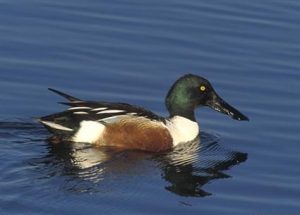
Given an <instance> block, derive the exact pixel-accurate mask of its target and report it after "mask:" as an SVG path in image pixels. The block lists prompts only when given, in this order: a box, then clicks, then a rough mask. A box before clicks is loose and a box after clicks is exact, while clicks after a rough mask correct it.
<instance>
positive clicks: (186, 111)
mask: <svg viewBox="0 0 300 215" xmlns="http://www.w3.org/2000/svg"><path fill="white" fill-rule="evenodd" d="M168 111H169V113H170V118H172V117H174V116H180V117H183V118H186V119H189V120H191V121H194V122H196V117H195V111H194V108H182V107H180V108H176V107H171V108H168Z"/></svg>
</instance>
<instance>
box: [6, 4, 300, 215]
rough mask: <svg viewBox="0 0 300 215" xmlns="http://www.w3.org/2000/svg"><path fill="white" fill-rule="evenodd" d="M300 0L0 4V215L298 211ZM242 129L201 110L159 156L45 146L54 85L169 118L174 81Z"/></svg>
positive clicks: (218, 116) (205, 109)
mask: <svg viewBox="0 0 300 215" xmlns="http://www.w3.org/2000/svg"><path fill="white" fill-rule="evenodd" d="M299 11H300V3H299V2H298V1H295V0H287V1H277V0H263V1H258V0H253V1H251V2H245V1H242V2H241V1H237V0H226V1H220V0H213V1H209V2H208V1H194V0H188V1H177V0H175V1H170V0H162V1H151V2H150V1H149V2H146V1H135V0H127V1H114V2H111V1H94V0H88V1H84V2H83V1H77V0H75V1H67V0H60V1H55V0H54V1H53V0H52V1H48V0H43V1H35V0H27V1H20V0H18V1H16V0H10V1H8V0H1V1H0V31H1V34H0V92H1V93H0V104H1V105H0V158H1V164H0V171H1V175H0V190H1V192H0V214H71V213H72V214H83V213H90V214H96V213H103V214H104V213H108V214H141V213H143V214H154V213H157V214H187V213H189V214H200V213H202V214H220V213H222V214H300V205H299V202H300V186H299V179H300V171H299V168H298V167H299V165H300V160H299V151H300V146H299V139H300V138H299V128H300V115H299V108H300V100H299V98H300V95H299V94H300V93H299V87H300V84H299V78H300V73H299V70H300V61H299V57H300V54H299V53H300V28H299V23H300V13H299ZM185 73H194V74H198V75H201V76H204V77H206V78H207V79H209V80H210V81H211V82H212V84H213V85H214V87H215V88H216V90H217V92H218V93H219V94H220V95H221V96H222V97H223V98H224V99H225V100H227V101H228V102H229V103H231V104H232V105H234V106H235V107H237V108H238V109H239V110H241V111H242V112H243V113H245V114H246V115H247V116H248V117H249V118H250V122H238V121H234V120H231V119H230V118H228V117H226V116H224V115H221V114H219V113H216V112H214V111H212V110H210V109H207V108H203V109H200V110H198V111H197V119H198V121H199V123H200V126H201V130H202V131H203V132H202V134H201V143H200V144H199V143H197V142H196V143H190V144H188V145H187V146H185V147H184V148H181V149H176V150H175V151H173V152H170V153H167V154H158V155H153V154H147V153H140V152H122V151H113V150H98V149H95V148H90V147H88V146H86V145H75V146H74V147H72V148H71V147H69V146H68V145H63V144H62V145H59V146H55V145H51V144H50V143H48V142H47V140H46V139H47V137H48V135H49V134H48V133H47V131H46V130H45V129H44V128H43V127H42V126H40V125H39V124H38V123H36V122H35V121H34V119H33V118H34V117H37V116H42V115H47V114H50V113H53V112H56V111H60V110H63V108H64V107H62V106H59V105H58V104H56V103H55V102H56V101H61V100H60V98H59V97H57V96H56V95H54V94H53V93H51V92H48V91H47V87H54V88H57V89H60V90H63V91H65V92H68V93H71V94H73V95H74V96H76V97H80V98H85V99H90V100H107V101H122V102H128V103H133V104H138V105H142V106H144V107H146V108H148V109H151V110H153V111H154V112H156V113H158V114H162V115H166V114H167V113H166V110H165V107H164V97H165V95H166V92H167V90H168V89H169V87H170V85H171V84H172V83H173V82H174V81H175V80H176V79H177V78H178V77H179V76H181V75H183V74H185Z"/></svg>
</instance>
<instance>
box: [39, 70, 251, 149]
mask: <svg viewBox="0 0 300 215" xmlns="http://www.w3.org/2000/svg"><path fill="white" fill-rule="evenodd" d="M48 89H49V90H50V91H52V92H54V93H56V94H58V95H60V96H62V97H64V98H65V99H67V102H60V103H61V104H63V105H67V106H68V108H67V109H66V110H64V111H62V112H58V113H54V114H51V115H47V116H43V117H40V118H38V121H39V122H40V123H41V124H42V125H44V126H45V127H46V129H48V131H49V132H50V133H52V135H53V136H52V137H51V138H50V140H51V139H52V140H53V142H55V143H57V142H60V141H69V142H75V143H87V144H91V145H94V146H97V147H117V148H121V149H125V150H142V151H148V152H163V151H168V150H171V149H172V148H174V147H176V146H177V145H179V144H183V143H187V142H191V141H193V140H195V139H197V138H199V133H200V131H199V124H198V123H197V120H196V116H195V110H196V109H197V108H199V107H205V106H207V107H210V108H212V109H213V110H215V111H217V112H220V113H223V114H226V115H228V116H230V117H231V118H232V119H235V120H238V121H249V118H248V117H247V116H245V115H244V114H242V113H241V112H240V111H238V110H237V109H235V108H234V107H232V106H231V105H229V104H228V103H227V102H225V101H224V100H223V99H222V98H221V97H220V96H219V95H218V94H217V93H216V91H215V90H214V88H213V87H212V85H211V83H210V82H209V81H208V80H207V79H205V78H203V77H201V76H198V75H194V74H186V75H183V76H182V77H180V78H179V79H177V80H176V81H175V83H174V84H173V85H172V86H171V88H170V90H169V91H168V93H167V96H166V98H165V105H166V108H167V110H168V113H169V116H167V117H162V116H160V115H157V114H155V113H154V112H152V111H150V110H147V109H145V108H143V107H140V106H137V105H131V104H127V103H117V102H104V101H86V100H81V99H78V98H76V97H73V96H70V95H68V94H66V93H63V92H61V91H58V90H56V89H53V88H48Z"/></svg>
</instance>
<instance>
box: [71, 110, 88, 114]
mask: <svg viewBox="0 0 300 215" xmlns="http://www.w3.org/2000/svg"><path fill="white" fill-rule="evenodd" d="M74 114H88V113H87V112H83V111H79V112H74Z"/></svg>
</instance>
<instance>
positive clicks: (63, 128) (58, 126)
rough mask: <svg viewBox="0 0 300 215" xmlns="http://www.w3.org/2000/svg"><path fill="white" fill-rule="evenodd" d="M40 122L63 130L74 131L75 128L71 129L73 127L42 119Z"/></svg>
mask: <svg viewBox="0 0 300 215" xmlns="http://www.w3.org/2000/svg"><path fill="white" fill-rule="evenodd" d="M40 122H41V123H43V124H45V125H47V126H49V127H51V128H54V129H58V130H63V131H73V129H71V128H68V127H65V126H62V125H59V124H56V123H54V122H50V121H42V120H41V121H40Z"/></svg>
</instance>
